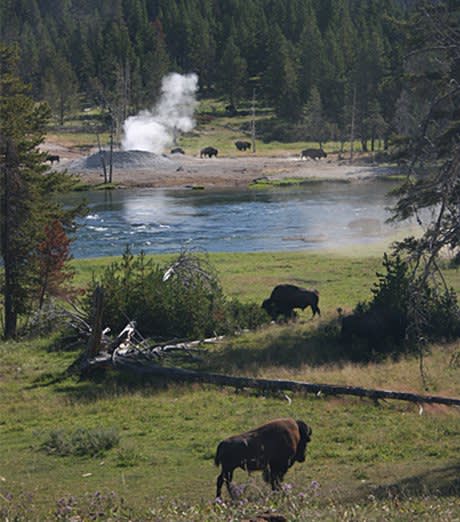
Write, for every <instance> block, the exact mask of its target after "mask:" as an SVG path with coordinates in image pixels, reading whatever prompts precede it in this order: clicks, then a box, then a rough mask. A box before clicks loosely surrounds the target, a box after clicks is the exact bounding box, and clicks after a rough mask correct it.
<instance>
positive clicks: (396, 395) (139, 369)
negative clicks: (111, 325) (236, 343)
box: [112, 352, 460, 406]
mask: <svg viewBox="0 0 460 522" xmlns="http://www.w3.org/2000/svg"><path fill="white" fill-rule="evenodd" d="M112 363H113V366H114V367H115V368H118V369H119V370H125V371H129V372H134V373H136V374H137V375H143V376H151V377H163V378H166V379H168V380H174V381H182V382H183V381H186V382H200V383H206V384H215V385H218V386H232V387H235V388H255V389H260V390H267V391H285V390H290V391H302V392H307V393H314V394H316V395H321V394H324V395H354V396H357V397H367V398H369V399H373V400H378V399H394V400H400V401H409V402H414V403H417V404H422V403H428V404H445V405H447V406H460V399H456V398H453V397H442V396H436V395H420V394H417V393H410V392H398V391H392V390H379V389H372V388H361V387H359V386H339V385H334V384H316V383H308V382H302V381H287V380H278V379H255V378H251V377H237V376H233V375H222V374H218V373H209V372H197V371H194V370H186V369H183V368H166V367H163V366H158V365H156V364H143V363H140V362H139V361H136V360H133V359H132V358H130V357H125V356H124V355H120V354H117V353H116V352H115V353H114V357H113V358H112Z"/></svg>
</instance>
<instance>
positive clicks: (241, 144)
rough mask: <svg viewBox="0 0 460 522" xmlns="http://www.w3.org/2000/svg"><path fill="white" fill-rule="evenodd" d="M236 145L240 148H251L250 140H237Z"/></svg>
mask: <svg viewBox="0 0 460 522" xmlns="http://www.w3.org/2000/svg"><path fill="white" fill-rule="evenodd" d="M235 147H236V148H237V149H238V150H251V144H250V143H249V141H240V140H238V141H235Z"/></svg>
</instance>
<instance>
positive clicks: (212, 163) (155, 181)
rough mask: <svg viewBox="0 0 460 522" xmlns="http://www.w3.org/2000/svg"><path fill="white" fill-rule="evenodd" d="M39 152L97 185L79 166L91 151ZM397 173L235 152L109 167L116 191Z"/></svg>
mask: <svg viewBox="0 0 460 522" xmlns="http://www.w3.org/2000/svg"><path fill="white" fill-rule="evenodd" d="M43 148H44V149H46V150H47V151H48V152H49V153H51V154H57V155H59V156H60V162H59V164H55V165H54V168H57V169H68V170H69V172H71V173H73V174H75V175H77V176H78V177H79V178H80V180H81V182H82V184H84V185H90V186H94V185H99V184H100V183H101V182H102V180H103V174H102V167H100V168H98V166H97V165H95V164H94V162H93V163H92V165H91V168H87V166H86V165H85V161H82V160H85V158H88V157H89V156H90V155H91V154H94V153H95V151H94V150H93V151H90V152H89V154H87V155H86V156H85V155H84V154H81V153H79V152H77V151H75V150H73V149H70V148H66V147H63V146H62V145H57V144H55V143H52V142H45V144H44V147H43ZM397 173H398V168H397V167H395V166H391V165H377V164H373V163H371V162H370V158H369V157H364V156H362V155H361V156H360V155H357V156H356V160H355V161H354V162H353V163H350V162H349V161H348V160H342V159H338V157H337V155H329V156H328V158H327V159H322V160H317V161H315V160H311V159H306V160H301V159H300V158H299V157H298V156H297V157H296V156H293V155H292V154H289V153H287V154H286V155H285V156H258V155H253V154H252V153H246V152H235V154H234V155H231V156H222V157H217V158H199V157H197V156H191V155H185V154H165V155H159V156H158V157H157V161H152V162H151V164H150V165H149V166H139V165H136V166H132V167H126V164H123V166H122V167H121V168H120V167H118V166H117V165H114V168H113V182H114V184H115V185H116V186H117V187H119V188H125V187H126V188H133V187H152V188H161V187H169V188H173V187H177V188H187V187H189V188H196V187H203V188H213V187H214V188H219V187H241V186H247V185H250V184H251V183H253V182H254V181H255V180H260V179H261V178H262V179H263V180H264V181H266V182H269V183H270V182H277V181H280V180H287V179H289V180H305V181H308V180H324V181H326V180H328V181H332V180H335V181H365V180H372V179H376V178H379V177H386V176H390V175H395V174H397Z"/></svg>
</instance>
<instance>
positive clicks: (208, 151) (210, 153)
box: [200, 147, 219, 158]
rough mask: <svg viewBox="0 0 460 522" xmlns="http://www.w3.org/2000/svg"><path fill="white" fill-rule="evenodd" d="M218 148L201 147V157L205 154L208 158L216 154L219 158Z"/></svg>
mask: <svg viewBox="0 0 460 522" xmlns="http://www.w3.org/2000/svg"><path fill="white" fill-rule="evenodd" d="M218 152H219V151H218V150H217V149H215V148H214V147H205V148H204V149H201V150H200V158H202V157H203V156H204V157H205V158H206V156H207V157H208V158H212V157H213V156H215V157H216V158H217V154H218Z"/></svg>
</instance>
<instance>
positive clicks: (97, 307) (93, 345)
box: [86, 286, 104, 359]
mask: <svg viewBox="0 0 460 522" xmlns="http://www.w3.org/2000/svg"><path fill="white" fill-rule="evenodd" d="M103 312H104V291H103V289H102V288H101V287H100V286H97V287H96V289H95V290H94V295H93V317H92V321H91V335H90V337H89V339H88V344H87V345H86V358H87V359H92V358H93V357H95V356H96V355H97V354H98V353H99V351H100V349H101V338H102V314H103Z"/></svg>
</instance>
